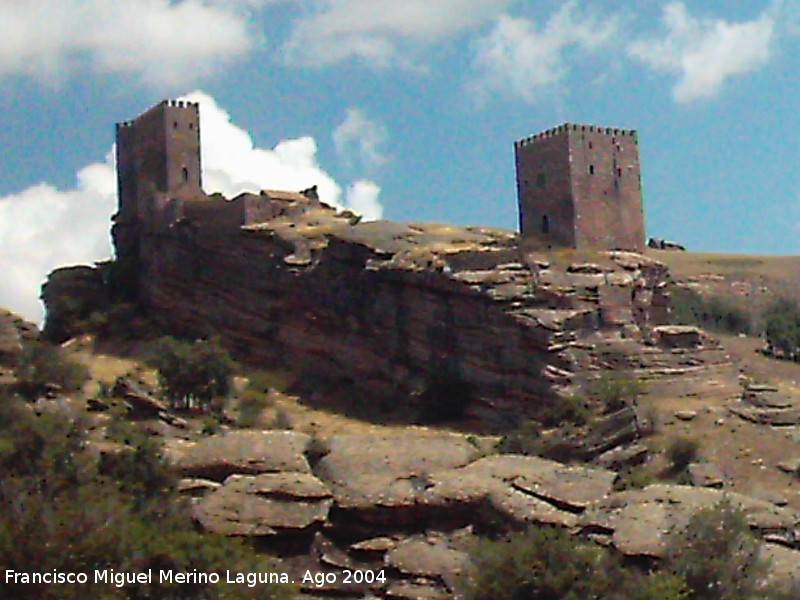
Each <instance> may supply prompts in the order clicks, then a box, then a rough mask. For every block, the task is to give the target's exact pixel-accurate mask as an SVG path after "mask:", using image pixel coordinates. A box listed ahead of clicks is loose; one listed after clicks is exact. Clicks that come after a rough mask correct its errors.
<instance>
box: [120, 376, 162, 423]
mask: <svg viewBox="0 0 800 600" xmlns="http://www.w3.org/2000/svg"><path fill="white" fill-rule="evenodd" d="M111 393H112V395H113V396H114V397H116V398H121V399H122V400H124V401H125V403H126V405H127V406H128V416H129V417H131V418H134V419H137V418H139V419H154V418H156V417H158V416H159V415H160V414H161V413H163V412H165V411H166V410H167V404H166V403H165V402H163V401H162V400H159V399H158V398H156V397H155V394H156V391H155V390H154V389H153V388H151V387H150V386H148V385H147V384H145V383H144V382H143V381H140V380H138V379H134V378H132V377H127V376H123V377H118V378H117V380H116V381H115V382H114V387H113V388H112V389H111Z"/></svg>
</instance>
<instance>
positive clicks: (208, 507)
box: [192, 472, 332, 537]
mask: <svg viewBox="0 0 800 600" xmlns="http://www.w3.org/2000/svg"><path fill="white" fill-rule="evenodd" d="M331 503H332V500H331V495H330V492H329V491H328V490H327V488H325V486H324V485H323V484H322V482H320V481H319V480H318V479H317V478H316V477H314V476H313V475H311V474H309V473H297V472H286V473H267V474H262V475H256V476H243V475H232V476H230V477H229V478H228V479H226V480H225V483H224V484H223V485H222V486H221V487H220V488H218V489H217V490H215V491H214V492H212V493H211V494H209V495H208V496H206V497H205V498H203V499H202V500H201V501H200V502H198V503H197V504H196V505H195V506H194V507H193V509H192V511H193V515H194V518H195V519H196V520H197V521H198V522H199V523H200V525H201V526H202V527H203V529H204V530H205V531H209V532H211V533H217V534H222V535H230V536H248V537H265V536H266V537H269V536H276V535H281V534H298V533H305V532H308V531H309V530H311V529H313V528H315V527H318V526H321V525H322V524H323V523H324V522H325V521H326V519H327V517H328V511H329V509H330V507H331Z"/></svg>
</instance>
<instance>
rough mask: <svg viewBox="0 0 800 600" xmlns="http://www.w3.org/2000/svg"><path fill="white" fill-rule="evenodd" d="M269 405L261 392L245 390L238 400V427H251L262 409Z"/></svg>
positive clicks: (256, 421)
mask: <svg viewBox="0 0 800 600" xmlns="http://www.w3.org/2000/svg"><path fill="white" fill-rule="evenodd" d="M270 405H271V402H270V400H269V398H267V397H266V395H265V394H264V393H263V392H261V391H256V390H253V389H249V388H248V389H246V390H245V391H244V392H242V394H241V396H240V398H239V416H238V419H237V424H238V425H239V427H253V426H254V425H256V423H258V418H259V417H260V416H261V413H262V412H264V409H265V408H267V407H268V406H270Z"/></svg>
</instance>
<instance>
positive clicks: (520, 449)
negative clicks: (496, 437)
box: [497, 420, 542, 456]
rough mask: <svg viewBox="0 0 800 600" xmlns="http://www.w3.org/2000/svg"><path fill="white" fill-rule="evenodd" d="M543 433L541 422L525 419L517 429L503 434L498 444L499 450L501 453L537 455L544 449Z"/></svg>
mask: <svg viewBox="0 0 800 600" xmlns="http://www.w3.org/2000/svg"><path fill="white" fill-rule="evenodd" d="M541 435H542V430H541V426H540V425H539V423H537V422H536V421H533V420H528V421H525V422H524V423H522V425H520V426H519V427H518V428H517V429H515V430H514V431H512V432H510V433H508V434H506V435H504V436H503V439H502V440H500V443H499V444H498V445H497V451H498V452H500V453H501V454H524V455H525V456H537V455H538V454H539V453H540V452H541V450H542V446H541Z"/></svg>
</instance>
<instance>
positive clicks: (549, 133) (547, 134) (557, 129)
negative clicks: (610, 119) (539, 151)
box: [514, 123, 637, 148]
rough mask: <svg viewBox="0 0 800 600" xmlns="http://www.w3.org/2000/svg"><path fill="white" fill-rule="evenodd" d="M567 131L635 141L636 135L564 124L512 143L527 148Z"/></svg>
mask: <svg viewBox="0 0 800 600" xmlns="http://www.w3.org/2000/svg"><path fill="white" fill-rule="evenodd" d="M569 131H581V132H587V131H588V132H590V133H600V134H605V135H613V136H617V137H632V138H634V139H636V137H637V133H636V130H635V129H623V128H620V127H598V126H596V125H583V124H580V123H564V124H563V125H559V126H558V127H553V128H552V129H547V130H545V131H542V132H540V133H537V134H534V135H531V136H528V137H526V138H523V139H521V140H517V141H516V142H514V146H515V147H517V148H520V147H523V146H527V145H528V144H533V143H535V142H538V141H540V140H545V139H549V138H551V137H554V136H556V135H560V134H562V133H568V132H569Z"/></svg>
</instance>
